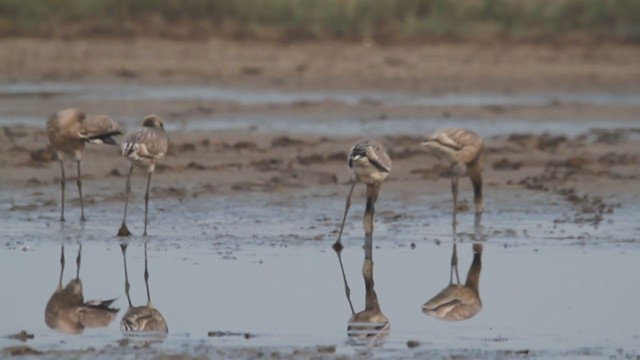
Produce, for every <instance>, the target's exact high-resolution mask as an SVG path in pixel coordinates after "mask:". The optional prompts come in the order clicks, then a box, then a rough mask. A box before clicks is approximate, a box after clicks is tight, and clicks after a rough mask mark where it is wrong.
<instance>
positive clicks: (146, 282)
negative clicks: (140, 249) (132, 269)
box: [144, 241, 151, 305]
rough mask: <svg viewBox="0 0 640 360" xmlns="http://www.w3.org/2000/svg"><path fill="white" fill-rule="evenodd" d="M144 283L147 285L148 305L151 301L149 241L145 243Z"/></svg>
mask: <svg viewBox="0 0 640 360" xmlns="http://www.w3.org/2000/svg"><path fill="white" fill-rule="evenodd" d="M144 284H145V286H146V287H147V305H149V304H150V303H151V293H150V292H149V270H148V267H147V242H146V241H145V243H144Z"/></svg>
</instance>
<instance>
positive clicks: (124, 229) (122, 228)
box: [118, 164, 133, 236]
mask: <svg viewBox="0 0 640 360" xmlns="http://www.w3.org/2000/svg"><path fill="white" fill-rule="evenodd" d="M132 172H133V164H130V165H129V175H128V176H127V186H126V195H125V200H124V216H123V217H122V225H120V230H118V236H131V232H130V231H129V229H128V228H127V205H128V204H129V193H131V173H132Z"/></svg>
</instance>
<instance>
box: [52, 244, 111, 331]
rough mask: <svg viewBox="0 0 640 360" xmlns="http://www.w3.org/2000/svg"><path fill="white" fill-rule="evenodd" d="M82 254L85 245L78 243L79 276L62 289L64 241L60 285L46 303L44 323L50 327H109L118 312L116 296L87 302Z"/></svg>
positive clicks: (64, 329) (61, 249)
mask: <svg viewBox="0 0 640 360" xmlns="http://www.w3.org/2000/svg"><path fill="white" fill-rule="evenodd" d="M81 256H82V244H80V245H79V246H78V255H77V256H76V277H75V279H73V280H71V281H69V283H68V284H67V286H65V287H64V288H63V287H62V277H63V274H64V266H65V257H64V243H62V244H61V246H60V277H59V279H58V287H57V288H56V291H55V292H54V293H53V295H51V298H50V299H49V302H47V307H46V308H45V312H44V322H45V323H46V324H47V326H48V327H50V328H51V329H55V330H58V331H61V332H64V333H67V334H80V333H82V332H83V331H84V329H85V328H99V327H106V326H107V325H109V324H110V323H111V321H113V319H114V318H115V316H116V314H117V313H118V311H119V309H116V308H112V307H111V304H112V303H113V302H114V301H115V299H111V300H104V301H103V300H91V301H87V302H85V301H84V295H83V290H82V280H80V262H81Z"/></svg>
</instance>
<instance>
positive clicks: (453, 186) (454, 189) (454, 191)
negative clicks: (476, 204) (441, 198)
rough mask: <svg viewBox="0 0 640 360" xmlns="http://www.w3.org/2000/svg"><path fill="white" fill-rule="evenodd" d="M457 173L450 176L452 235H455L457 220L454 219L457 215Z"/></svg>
mask: <svg viewBox="0 0 640 360" xmlns="http://www.w3.org/2000/svg"><path fill="white" fill-rule="evenodd" d="M458 179H459V178H458V174H454V175H453V177H452V178H451V193H452V194H453V221H452V227H453V235H454V236H455V233H456V225H457V221H456V217H457V215H458Z"/></svg>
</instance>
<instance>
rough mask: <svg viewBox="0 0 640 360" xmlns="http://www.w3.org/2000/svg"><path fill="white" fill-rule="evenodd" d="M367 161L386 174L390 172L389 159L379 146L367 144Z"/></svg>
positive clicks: (373, 143)
mask: <svg viewBox="0 0 640 360" xmlns="http://www.w3.org/2000/svg"><path fill="white" fill-rule="evenodd" d="M366 156H367V159H369V161H370V162H371V163H372V164H373V165H374V166H375V167H377V168H378V169H380V170H382V171H386V172H390V171H391V158H390V157H389V154H387V152H386V151H385V149H384V147H383V146H382V145H381V144H378V143H376V142H369V146H367V150H366Z"/></svg>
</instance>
